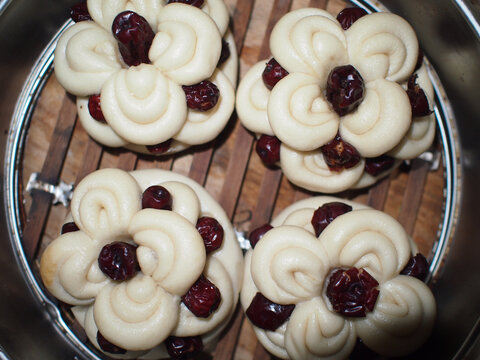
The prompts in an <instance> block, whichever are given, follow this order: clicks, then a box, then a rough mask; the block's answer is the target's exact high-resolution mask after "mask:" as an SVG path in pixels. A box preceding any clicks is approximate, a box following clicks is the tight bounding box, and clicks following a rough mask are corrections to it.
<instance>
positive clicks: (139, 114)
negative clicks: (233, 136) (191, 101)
mask: <svg viewBox="0 0 480 360" xmlns="http://www.w3.org/2000/svg"><path fill="white" fill-rule="evenodd" d="M101 107H102V112H103V114H104V116H105V119H106V120H107V122H108V124H109V125H110V126H111V127H112V129H113V130H114V131H115V132H116V133H117V134H118V135H119V136H120V137H122V138H124V139H125V140H127V141H129V142H131V143H135V144H143V145H156V144H159V143H161V142H164V141H166V140H168V139H170V138H172V136H173V135H175V134H176V133H177V132H178V131H179V130H180V129H181V127H182V126H183V124H184V123H185V120H186V117H187V105H186V101H185V93H184V91H183V90H182V88H181V87H180V86H179V85H178V84H176V83H175V82H173V81H171V80H169V79H168V78H167V77H165V76H164V75H163V74H162V73H161V72H160V71H159V70H157V69H156V68H155V67H154V66H152V65H147V64H141V65H139V66H132V67H130V68H129V69H128V70H121V71H119V72H118V73H116V74H115V75H114V76H112V77H111V78H109V79H108V81H107V82H106V83H105V85H104V87H103V89H102V92H101Z"/></svg>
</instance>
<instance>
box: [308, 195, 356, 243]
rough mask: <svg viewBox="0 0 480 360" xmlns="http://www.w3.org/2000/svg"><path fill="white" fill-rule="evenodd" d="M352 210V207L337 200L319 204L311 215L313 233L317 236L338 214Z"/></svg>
mask: <svg viewBox="0 0 480 360" xmlns="http://www.w3.org/2000/svg"><path fill="white" fill-rule="evenodd" d="M350 211H352V207H351V206H350V205H347V204H345V203H342V202H339V201H333V202H329V203H325V204H323V205H322V206H320V207H319V208H318V209H317V210H315V212H314V213H313V216H312V220H311V223H312V226H313V228H314V229H315V235H316V236H319V235H320V234H321V232H322V231H323V230H325V228H326V227H327V226H328V225H329V224H330V223H331V222H332V221H333V220H335V219H336V218H337V217H338V216H340V215H343V214H346V213H347V212H350Z"/></svg>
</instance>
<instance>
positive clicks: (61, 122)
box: [22, 95, 77, 260]
mask: <svg viewBox="0 0 480 360" xmlns="http://www.w3.org/2000/svg"><path fill="white" fill-rule="evenodd" d="M76 111H77V109H76V106H75V103H74V101H73V100H72V98H70V97H69V96H68V95H65V98H64V100H63V104H62V108H61V109H60V113H59V114H58V118H57V123H56V126H55V131H54V132H53V135H52V139H51V140H50V145H49V147H48V151H47V156H46V158H45V162H44V163H43V166H42V170H41V172H40V174H39V178H38V180H39V181H44V182H46V183H49V184H57V183H58V178H59V176H60V172H61V170H62V166H63V162H64V160H65V156H66V153H67V149H68V145H69V143H70V138H71V136H72V132H73V129H74V127H75V120H76V115H77V112H76ZM31 196H32V205H31V208H30V212H29V213H28V217H27V221H26V223H25V227H24V229H23V239H22V241H23V247H24V251H25V255H26V256H27V259H28V260H32V259H33V258H34V257H35V253H36V251H37V249H38V245H39V243H40V240H41V237H42V233H43V229H44V226H45V222H46V220H47V217H48V215H49V212H50V207H51V204H52V200H53V196H52V195H51V194H49V193H45V192H43V191H37V190H33V191H32V194H31Z"/></svg>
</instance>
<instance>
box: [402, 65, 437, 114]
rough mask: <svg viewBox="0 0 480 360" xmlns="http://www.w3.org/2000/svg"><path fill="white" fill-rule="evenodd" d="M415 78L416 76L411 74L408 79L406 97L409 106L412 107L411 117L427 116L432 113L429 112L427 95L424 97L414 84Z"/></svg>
mask: <svg viewBox="0 0 480 360" xmlns="http://www.w3.org/2000/svg"><path fill="white" fill-rule="evenodd" d="M417 77H418V75H417V74H413V75H412V76H410V78H409V79H408V89H407V95H408V99H409V100H410V105H411V106H412V116H415V117H416V116H427V115H430V114H431V113H432V112H433V111H432V110H430V108H429V106H428V99H427V95H425V92H424V91H423V89H422V88H421V87H420V86H418V85H417V84H416V82H417Z"/></svg>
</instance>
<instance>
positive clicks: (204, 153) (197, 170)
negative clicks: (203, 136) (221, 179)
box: [188, 146, 213, 185]
mask: <svg viewBox="0 0 480 360" xmlns="http://www.w3.org/2000/svg"><path fill="white" fill-rule="evenodd" d="M212 156H213V146H211V147H209V148H206V149H203V150H200V151H198V152H196V153H195V154H193V161H192V166H191V167H190V171H189V173H188V176H189V177H190V178H191V179H193V180H195V181H196V182H198V183H199V184H200V185H204V184H205V180H206V179H207V173H208V168H209V166H210V163H211V162H212Z"/></svg>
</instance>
